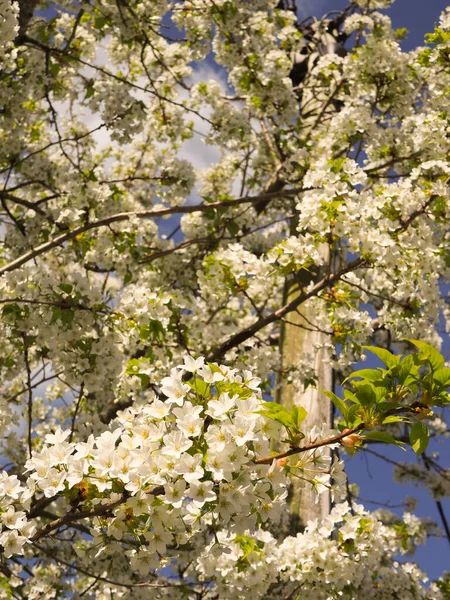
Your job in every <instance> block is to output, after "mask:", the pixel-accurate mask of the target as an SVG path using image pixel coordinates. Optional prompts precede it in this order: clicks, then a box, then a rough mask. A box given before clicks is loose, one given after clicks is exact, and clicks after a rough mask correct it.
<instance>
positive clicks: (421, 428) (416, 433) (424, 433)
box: [409, 422, 430, 456]
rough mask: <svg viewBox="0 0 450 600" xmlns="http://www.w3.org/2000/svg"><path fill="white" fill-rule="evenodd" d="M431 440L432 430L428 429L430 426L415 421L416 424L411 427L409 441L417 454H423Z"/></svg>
mask: <svg viewBox="0 0 450 600" xmlns="http://www.w3.org/2000/svg"><path fill="white" fill-rule="evenodd" d="M429 440H430V432H429V431H428V427H427V426H426V425H425V423H422V422H419V423H414V425H413V426H412V427H411V431H410V432H409V441H410V443H411V447H412V449H413V450H414V452H415V453H416V455H417V456H419V455H420V454H422V452H425V450H426V449H427V446H428V442H429Z"/></svg>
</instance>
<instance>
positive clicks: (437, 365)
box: [406, 339, 445, 371]
mask: <svg viewBox="0 0 450 600" xmlns="http://www.w3.org/2000/svg"><path fill="white" fill-rule="evenodd" d="M406 341H407V342H410V343H411V344H414V346H416V348H418V349H419V350H420V351H421V354H419V358H420V359H421V360H425V361H427V362H429V363H430V365H431V368H432V370H433V371H437V370H438V369H442V368H443V367H444V365H445V361H444V357H443V356H442V354H441V353H440V352H438V351H437V350H436V348H433V346H430V344H427V343H426V342H421V341H419V340H409V339H407V340H406Z"/></svg>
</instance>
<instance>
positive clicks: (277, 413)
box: [256, 402, 297, 430]
mask: <svg viewBox="0 0 450 600" xmlns="http://www.w3.org/2000/svg"><path fill="white" fill-rule="evenodd" d="M262 406H263V410H258V411H256V412H257V413H259V414H260V415H263V416H264V417H268V418H269V419H272V420H273V421H277V422H278V423H281V424H282V425H284V426H285V427H288V428H292V429H295V430H296V429H297V424H296V423H295V421H294V419H293V418H292V415H291V413H290V412H289V411H288V410H287V409H286V408H285V407H284V406H282V405H281V404H278V403H277V402H264V403H263V404H262Z"/></svg>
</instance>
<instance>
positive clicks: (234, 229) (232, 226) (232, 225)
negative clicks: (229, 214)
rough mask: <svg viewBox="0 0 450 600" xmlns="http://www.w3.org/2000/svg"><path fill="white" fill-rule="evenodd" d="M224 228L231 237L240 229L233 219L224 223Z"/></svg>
mask: <svg viewBox="0 0 450 600" xmlns="http://www.w3.org/2000/svg"><path fill="white" fill-rule="evenodd" d="M226 228H227V229H228V232H229V234H230V235H232V236H233V237H234V236H236V235H237V234H238V233H239V229H240V227H239V225H237V223H235V222H234V221H228V223H227V224H226Z"/></svg>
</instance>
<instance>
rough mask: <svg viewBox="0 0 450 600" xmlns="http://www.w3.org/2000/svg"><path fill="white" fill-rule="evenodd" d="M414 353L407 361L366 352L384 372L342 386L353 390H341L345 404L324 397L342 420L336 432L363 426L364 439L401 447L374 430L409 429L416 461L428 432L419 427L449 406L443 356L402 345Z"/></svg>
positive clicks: (360, 374)
mask: <svg viewBox="0 0 450 600" xmlns="http://www.w3.org/2000/svg"><path fill="white" fill-rule="evenodd" d="M407 341H408V342H410V343H411V344H413V345H414V346H416V348H417V349H418V352H414V353H412V354H408V355H406V356H402V355H394V354H392V353H391V352H389V351H388V350H386V349H383V348H375V347H372V346H365V348H366V350H368V351H369V352H371V353H372V354H375V355H376V356H377V357H378V358H379V359H380V360H381V361H382V362H383V363H384V365H385V367H386V368H381V367H380V368H378V369H361V370H359V371H355V372H354V373H352V374H351V375H350V376H349V377H347V379H346V380H345V381H344V384H345V383H347V382H350V381H351V385H352V389H344V398H343V399H342V398H339V397H338V396H336V394H334V393H333V392H329V391H323V390H322V391H323V393H324V394H325V395H326V396H328V398H330V400H331V401H332V402H333V404H334V405H335V406H336V408H338V410H339V411H340V413H341V414H342V417H343V422H342V423H340V424H339V428H340V430H341V431H343V430H344V429H352V428H355V427H358V426H360V425H361V424H363V426H364V429H365V430H366V431H367V433H365V436H364V437H365V439H369V440H374V441H379V442H384V443H388V444H395V445H396V446H400V447H401V446H403V445H404V442H403V441H399V440H397V439H396V438H395V437H394V436H393V435H391V434H390V433H388V432H386V431H379V430H378V431H373V430H374V429H375V428H378V427H381V426H384V425H390V424H393V423H400V422H404V423H412V425H411V429H410V434H409V440H410V443H411V446H412V448H413V450H414V452H415V453H416V454H417V456H419V455H420V454H421V453H423V452H424V451H425V449H426V448H427V445H428V441H429V437H430V434H429V431H428V427H427V425H426V424H425V423H424V422H423V420H424V419H426V418H427V417H431V416H432V415H433V411H432V409H431V407H432V406H444V405H445V404H448V403H449V393H448V391H447V388H448V387H450V369H449V368H447V367H445V361H444V358H443V356H442V355H441V354H440V352H438V351H437V350H436V349H435V348H433V346H431V345H430V344H427V343H426V342H422V341H418V340H407Z"/></svg>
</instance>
